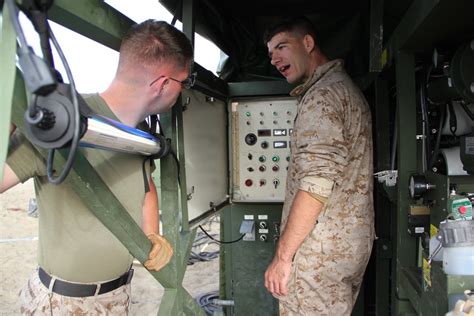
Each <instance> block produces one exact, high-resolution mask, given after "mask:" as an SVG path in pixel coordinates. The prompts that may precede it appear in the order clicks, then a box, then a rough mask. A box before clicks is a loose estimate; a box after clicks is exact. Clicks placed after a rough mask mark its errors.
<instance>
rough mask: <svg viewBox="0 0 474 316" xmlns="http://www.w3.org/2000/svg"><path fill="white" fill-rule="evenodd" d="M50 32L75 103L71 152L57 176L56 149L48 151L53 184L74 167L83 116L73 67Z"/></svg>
mask: <svg viewBox="0 0 474 316" xmlns="http://www.w3.org/2000/svg"><path fill="white" fill-rule="evenodd" d="M48 28H49V34H50V36H51V40H52V42H53V45H54V47H55V48H56V51H57V52H58V55H59V58H60V59H61V62H62V63H63V65H64V69H65V70H66V74H67V77H68V80H69V87H70V90H71V97H72V104H73V110H74V112H73V113H74V132H73V137H72V141H71V147H70V149H69V153H68V156H67V160H66V163H65V164H64V168H63V171H62V172H61V174H60V175H59V176H58V177H57V178H54V176H53V162H54V150H55V149H50V150H49V152H48V168H47V169H48V170H47V171H48V180H49V182H51V183H53V184H60V183H61V182H63V181H64V179H65V178H66V176H67V175H68V174H69V171H70V170H71V168H72V165H73V163H74V158H75V156H76V151H77V147H78V145H79V139H80V136H81V134H80V122H81V117H80V114H79V102H78V100H77V94H76V84H75V83H74V78H73V76H72V72H71V69H70V68H69V64H68V62H67V60H66V57H65V56H64V54H63V51H62V49H61V47H60V46H59V43H58V41H57V40H56V37H55V36H54V33H53V30H52V29H51V28H50V27H49V25H48Z"/></svg>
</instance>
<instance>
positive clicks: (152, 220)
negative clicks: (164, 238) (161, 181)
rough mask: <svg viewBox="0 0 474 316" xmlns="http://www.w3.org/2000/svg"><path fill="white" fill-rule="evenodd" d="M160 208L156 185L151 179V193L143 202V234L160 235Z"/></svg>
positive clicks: (147, 194)
mask: <svg viewBox="0 0 474 316" xmlns="http://www.w3.org/2000/svg"><path fill="white" fill-rule="evenodd" d="M158 210H159V206H158V194H157V193H156V187H155V183H154V182H153V179H151V178H150V191H149V192H147V193H146V194H145V201H144V202H143V232H144V233H145V235H150V234H159V232H160V231H159V222H160V215H159V211H158Z"/></svg>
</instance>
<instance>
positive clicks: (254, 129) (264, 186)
mask: <svg viewBox="0 0 474 316" xmlns="http://www.w3.org/2000/svg"><path fill="white" fill-rule="evenodd" d="M231 114H232V118H231V120H232V150H233V152H232V155H233V170H232V178H233V179H232V199H233V201H236V202H283V200H284V199H285V184H286V173H287V171H288V164H289V161H290V135H291V133H292V131H293V122H294V119H295V116H296V100H295V99H294V98H288V97H285V98H261V99H252V100H245V99H243V100H233V101H232V102H231Z"/></svg>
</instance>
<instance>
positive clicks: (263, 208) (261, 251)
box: [221, 204, 282, 316]
mask: <svg viewBox="0 0 474 316" xmlns="http://www.w3.org/2000/svg"><path fill="white" fill-rule="evenodd" d="M281 207H282V205H281V204H273V205H271V204H233V205H231V206H229V207H227V208H225V209H224V211H223V219H224V229H223V231H224V234H223V238H224V240H226V241H229V240H236V239H238V238H239V237H240V236H241V234H240V232H239V228H240V225H241V223H242V220H243V219H244V215H253V216H254V218H255V241H244V240H241V241H239V242H236V243H232V244H226V245H224V249H225V250H224V251H225V267H226V270H225V297H224V299H227V300H234V302H235V306H234V307H232V308H227V315H236V316H251V315H255V316H257V315H259V316H260V315H266V316H270V315H278V303H277V300H276V299H275V298H273V297H272V295H271V294H270V293H269V292H268V291H267V290H266V289H265V287H264V285H263V281H264V280H263V274H264V273H265V270H266V268H267V266H268V265H269V264H270V262H271V260H272V259H273V254H274V251H275V243H274V240H273V238H274V236H275V235H276V236H278V234H275V233H276V232H275V225H278V230H279V223H280V219H281ZM258 215H267V216H268V220H267V221H266V222H267V224H268V230H269V232H268V234H267V235H268V239H267V240H266V241H265V242H263V241H260V240H259V236H260V234H259V233H258V223H259V221H258V220H257V218H258ZM221 273H222V271H221Z"/></svg>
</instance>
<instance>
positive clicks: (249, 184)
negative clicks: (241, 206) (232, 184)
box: [245, 179, 253, 187]
mask: <svg viewBox="0 0 474 316" xmlns="http://www.w3.org/2000/svg"><path fill="white" fill-rule="evenodd" d="M252 184H253V181H252V180H250V179H247V180H245V185H246V186H248V187H250V186H252Z"/></svg>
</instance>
